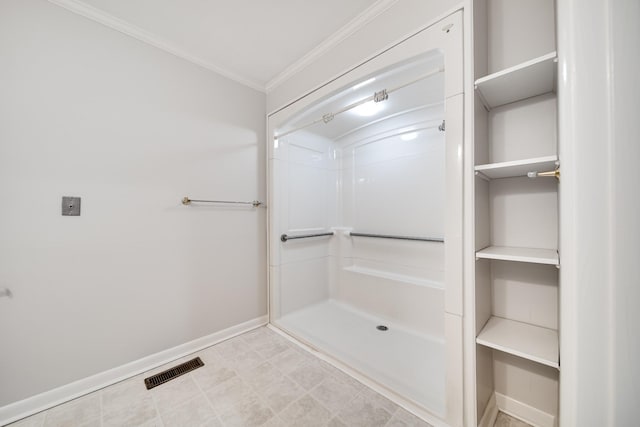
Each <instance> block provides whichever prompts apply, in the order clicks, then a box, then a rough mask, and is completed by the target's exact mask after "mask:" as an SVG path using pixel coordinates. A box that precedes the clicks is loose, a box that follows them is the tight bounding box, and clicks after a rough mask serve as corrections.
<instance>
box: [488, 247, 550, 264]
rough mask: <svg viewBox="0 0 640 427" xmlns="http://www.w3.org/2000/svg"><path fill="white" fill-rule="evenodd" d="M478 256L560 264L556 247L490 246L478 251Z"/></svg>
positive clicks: (502, 259)
mask: <svg viewBox="0 0 640 427" xmlns="http://www.w3.org/2000/svg"><path fill="white" fill-rule="evenodd" d="M476 258H484V259H495V260H501V261H517V262H530V263H534V264H549V265H559V264H560V260H559V258H558V251H557V250H555V249H538V248H515V247H511V246H489V247H488V248H484V249H482V250H480V251H478V252H476Z"/></svg>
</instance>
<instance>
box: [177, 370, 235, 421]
mask: <svg viewBox="0 0 640 427" xmlns="http://www.w3.org/2000/svg"><path fill="white" fill-rule="evenodd" d="M233 372H235V371H233ZM236 375H237V373H236ZM189 376H192V374H191V373H189ZM191 379H192V380H193V382H194V383H195V384H196V387H197V388H198V390H200V393H201V394H202V396H203V397H204V400H205V401H206V402H207V403H208V404H209V407H210V408H211V410H212V411H213V413H214V414H215V417H216V419H217V420H218V421H220V424H223V423H222V420H221V419H220V414H218V411H216V408H214V407H213V403H211V400H209V396H207V393H205V392H204V390H203V389H202V387H201V386H200V384H198V380H196V379H195V378H191ZM229 379H231V378H229ZM229 379H227V380H226V381H229ZM226 381H223V382H222V383H224V382H226ZM222 383H221V384H222Z"/></svg>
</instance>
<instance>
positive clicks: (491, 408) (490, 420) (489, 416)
mask: <svg viewBox="0 0 640 427" xmlns="http://www.w3.org/2000/svg"><path fill="white" fill-rule="evenodd" d="M496 418H498V405H497V404H496V395H495V393H494V394H492V395H491V398H490V399H489V403H487V407H486V408H485V409H484V414H482V418H480V422H479V423H478V427H493V425H494V424H495V423H496Z"/></svg>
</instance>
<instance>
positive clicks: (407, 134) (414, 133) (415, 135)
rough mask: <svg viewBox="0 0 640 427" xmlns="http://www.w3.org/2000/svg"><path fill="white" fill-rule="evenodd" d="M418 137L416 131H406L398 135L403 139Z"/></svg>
mask: <svg viewBox="0 0 640 427" xmlns="http://www.w3.org/2000/svg"><path fill="white" fill-rule="evenodd" d="M417 137H418V132H408V133H403V134H402V135H400V139H401V140H403V141H413V140H414V139H416V138H417Z"/></svg>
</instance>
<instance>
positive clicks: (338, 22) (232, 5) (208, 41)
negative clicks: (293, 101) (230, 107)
mask: <svg viewBox="0 0 640 427" xmlns="http://www.w3.org/2000/svg"><path fill="white" fill-rule="evenodd" d="M51 1H52V2H54V3H56V4H59V5H61V6H64V7H66V8H69V9H71V10H74V11H75V12H77V13H81V14H83V15H85V16H88V17H90V18H92V19H95V20H97V21H100V22H103V23H105V24H107V25H110V26H112V27H114V28H116V29H118V30H120V31H123V32H125V33H128V34H130V35H133V36H134V37H138V38H140V39H143V40H144V41H147V42H151V43H152V44H154V45H156V46H158V47H162V48H165V49H166V50H169V51H172V52H173V53H175V54H178V55H179V56H182V57H183V58H186V59H189V60H192V61H193V62H196V63H199V64H200V65H203V66H206V67H207V68H210V69H213V70H215V71H218V72H220V73H221V74H223V75H226V76H227V77H231V78H234V79H235V80H237V81H240V82H242V83H245V84H247V85H249V86H252V87H254V88H257V89H262V90H264V89H265V88H266V87H267V86H268V85H269V82H272V81H273V80H274V79H276V78H277V77H279V76H280V75H281V74H282V73H283V72H285V70H287V69H288V68H290V67H291V66H295V63H296V62H297V61H299V60H300V59H301V58H302V57H304V56H305V55H307V54H308V53H309V52H310V51H312V50H313V49H314V48H317V47H318V46H319V45H321V44H322V43H323V42H326V41H327V39H328V38H330V37H331V36H332V35H335V34H336V33H340V31H341V30H342V31H345V30H346V28H348V27H352V26H354V24H356V23H357V22H358V21H361V20H362V19H363V17H364V16H366V15H371V14H372V13H374V12H375V11H376V10H377V9H380V7H381V4H388V3H390V2H389V1H388V0H347V1H345V0H321V1H318V0H51ZM278 80H279V79H278Z"/></svg>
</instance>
